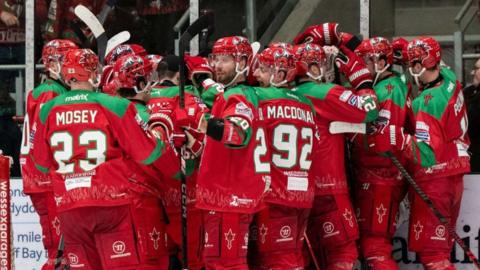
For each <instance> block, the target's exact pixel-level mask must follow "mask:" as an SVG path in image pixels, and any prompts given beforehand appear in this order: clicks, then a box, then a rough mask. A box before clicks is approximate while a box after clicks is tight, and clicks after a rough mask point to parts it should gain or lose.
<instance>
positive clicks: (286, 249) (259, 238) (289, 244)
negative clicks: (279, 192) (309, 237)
mask: <svg viewBox="0 0 480 270" xmlns="http://www.w3.org/2000/svg"><path fill="white" fill-rule="evenodd" d="M309 213H310V209H305V208H293V207H288V206H285V205H279V204H268V205H267V208H265V209H264V210H262V211H260V212H259V213H257V214H256V215H255V218H254V222H253V223H252V227H251V230H250V238H251V240H252V242H253V243H252V244H253V245H251V246H250V247H249V264H250V265H251V267H250V269H258V270H280V269H291V270H293V269H304V267H305V266H306V264H305V260H304V256H305V252H306V250H305V249H304V245H303V244H304V243H303V240H304V232H305V229H306V226H307V221H308V216H309ZM250 248H252V250H250Z"/></svg>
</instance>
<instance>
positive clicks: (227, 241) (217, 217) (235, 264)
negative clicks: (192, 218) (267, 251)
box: [203, 210, 253, 270]
mask: <svg viewBox="0 0 480 270" xmlns="http://www.w3.org/2000/svg"><path fill="white" fill-rule="evenodd" d="M252 218H253V215H252V214H242V213H228V212H217V211H208V210H204V211H203V225H204V227H205V235H204V240H203V261H204V263H205V269H207V270H209V269H212V270H213V269H215V270H223V269H229V270H248V265H247V249H248V239H249V238H248V237H249V227H250V223H251V222H252Z"/></svg>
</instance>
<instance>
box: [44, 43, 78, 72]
mask: <svg viewBox="0 0 480 270" xmlns="http://www.w3.org/2000/svg"><path fill="white" fill-rule="evenodd" d="M73 49H78V46H77V45H76V44H75V43H73V42H72V41H70V40H68V39H54V40H50V41H49V42H47V44H45V45H44V46H43V49H42V62H43V64H44V65H45V70H49V68H50V65H51V62H52V61H54V62H58V63H61V62H62V61H63V59H64V57H65V55H66V54H67V52H68V51H70V50H73Z"/></svg>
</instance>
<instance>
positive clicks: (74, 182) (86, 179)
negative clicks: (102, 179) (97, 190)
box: [65, 176, 92, 191]
mask: <svg viewBox="0 0 480 270" xmlns="http://www.w3.org/2000/svg"><path fill="white" fill-rule="evenodd" d="M91 186H92V177H91V176H81V177H73V178H67V179H65V189H66V190H67V191H69V190H72V189H75V188H89V187H91Z"/></svg>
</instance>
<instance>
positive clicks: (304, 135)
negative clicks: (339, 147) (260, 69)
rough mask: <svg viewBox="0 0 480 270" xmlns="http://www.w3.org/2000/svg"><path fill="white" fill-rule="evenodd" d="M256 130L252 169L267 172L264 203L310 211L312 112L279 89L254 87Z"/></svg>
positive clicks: (304, 102)
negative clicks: (267, 182)
mask: <svg viewBox="0 0 480 270" xmlns="http://www.w3.org/2000/svg"><path fill="white" fill-rule="evenodd" d="M256 92H257V95H258V97H259V107H258V115H259V121H260V127H259V128H258V130H257V133H256V135H255V140H256V143H257V147H256V148H255V152H254V162H255V170H256V171H257V172H266V173H268V172H269V173H270V176H271V185H270V189H269V190H268V192H267V194H266V195H265V202H270V203H275V204H282V205H286V206H288V207H298V208H311V207H312V202H313V197H314V195H315V184H314V179H313V177H312V176H311V175H310V174H309V171H310V167H311V164H312V151H314V148H315V147H314V146H317V139H316V137H315V135H316V132H317V129H316V125H315V111H314V109H313V105H312V103H311V102H310V101H309V100H308V99H307V98H306V97H304V96H302V95H299V94H297V93H296V92H292V91H290V90H288V89H283V88H274V87H269V88H257V89H256Z"/></svg>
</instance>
